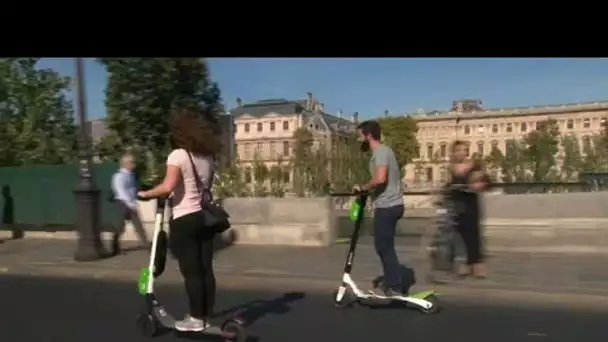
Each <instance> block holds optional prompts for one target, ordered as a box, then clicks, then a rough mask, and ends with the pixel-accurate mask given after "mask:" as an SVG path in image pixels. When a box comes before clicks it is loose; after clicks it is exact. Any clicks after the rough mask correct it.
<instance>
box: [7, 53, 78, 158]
mask: <svg viewBox="0 0 608 342" xmlns="http://www.w3.org/2000/svg"><path fill="white" fill-rule="evenodd" d="M38 60H39V59H38V58H2V59H0V139H2V144H0V165H2V166H15V165H32V164H47V165H48V164H66V163H71V162H74V161H75V160H76V156H77V153H75V151H77V144H76V141H77V140H76V126H75V125H74V112H73V108H72V103H71V102H70V101H68V100H67V98H66V94H67V92H68V91H69V90H70V88H69V87H70V79H69V78H67V77H63V76H61V75H59V74H58V73H57V72H55V71H53V70H50V69H38V68H36V64H37V63H38Z"/></svg>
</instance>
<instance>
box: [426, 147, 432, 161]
mask: <svg viewBox="0 0 608 342" xmlns="http://www.w3.org/2000/svg"><path fill="white" fill-rule="evenodd" d="M426 157H427V158H428V159H431V158H433V144H429V145H428V146H427V147H426Z"/></svg>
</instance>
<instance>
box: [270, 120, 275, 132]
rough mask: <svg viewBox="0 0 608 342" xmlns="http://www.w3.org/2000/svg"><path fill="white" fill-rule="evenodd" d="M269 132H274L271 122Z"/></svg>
mask: <svg viewBox="0 0 608 342" xmlns="http://www.w3.org/2000/svg"><path fill="white" fill-rule="evenodd" d="M270 131H271V132H274V122H271V123H270Z"/></svg>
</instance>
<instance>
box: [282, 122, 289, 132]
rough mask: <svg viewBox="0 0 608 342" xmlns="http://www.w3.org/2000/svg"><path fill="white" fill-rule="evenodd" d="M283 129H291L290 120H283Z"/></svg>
mask: <svg viewBox="0 0 608 342" xmlns="http://www.w3.org/2000/svg"><path fill="white" fill-rule="evenodd" d="M283 130H284V131H287V130H289V121H283Z"/></svg>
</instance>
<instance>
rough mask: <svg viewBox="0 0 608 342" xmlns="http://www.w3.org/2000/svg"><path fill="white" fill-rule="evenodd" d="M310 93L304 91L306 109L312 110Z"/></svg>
mask: <svg viewBox="0 0 608 342" xmlns="http://www.w3.org/2000/svg"><path fill="white" fill-rule="evenodd" d="M312 101H313V99H312V93H311V92H308V93H306V110H312Z"/></svg>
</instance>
